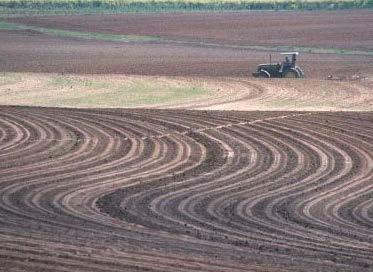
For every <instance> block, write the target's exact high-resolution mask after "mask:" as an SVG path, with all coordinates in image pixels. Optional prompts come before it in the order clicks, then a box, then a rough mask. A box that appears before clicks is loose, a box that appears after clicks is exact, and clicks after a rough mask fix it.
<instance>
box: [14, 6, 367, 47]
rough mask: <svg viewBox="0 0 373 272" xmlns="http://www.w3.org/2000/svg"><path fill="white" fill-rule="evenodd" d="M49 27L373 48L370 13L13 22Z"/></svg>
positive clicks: (103, 17)
mask: <svg viewBox="0 0 373 272" xmlns="http://www.w3.org/2000/svg"><path fill="white" fill-rule="evenodd" d="M10 21H12V22H17V23H22V24H29V25H37V26H42V27H50V28H62V29H68V30H78V31H92V32H103V33H114V34H126V35H151V36H161V37H167V38H170V39H176V40H185V41H191V40H193V41H206V42H212V43H217V44H236V45H269V46H277V45H286V46H289V45H291V46H317V47H330V48H345V49H355V50H356V49H361V50H373V11H370V10H348V11H333V12H225V13H150V14H147V13H143V14H136V13H135V14H119V15H83V16H43V17H21V18H12V19H10Z"/></svg>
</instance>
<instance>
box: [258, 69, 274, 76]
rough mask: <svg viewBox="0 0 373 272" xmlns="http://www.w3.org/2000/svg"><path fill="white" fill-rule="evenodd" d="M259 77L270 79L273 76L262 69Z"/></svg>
mask: <svg viewBox="0 0 373 272" xmlns="http://www.w3.org/2000/svg"><path fill="white" fill-rule="evenodd" d="M259 77H264V78H270V77H271V74H270V73H269V72H268V71H266V70H264V69H262V70H260V72H259Z"/></svg>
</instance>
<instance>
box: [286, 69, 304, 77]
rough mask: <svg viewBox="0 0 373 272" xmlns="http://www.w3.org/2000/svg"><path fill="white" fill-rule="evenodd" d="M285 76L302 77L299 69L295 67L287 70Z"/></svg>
mask: <svg viewBox="0 0 373 272" xmlns="http://www.w3.org/2000/svg"><path fill="white" fill-rule="evenodd" d="M283 77H285V78H300V77H301V76H300V74H299V72H298V71H297V70H295V69H290V70H289V71H287V72H286V73H285V74H284V75H283Z"/></svg>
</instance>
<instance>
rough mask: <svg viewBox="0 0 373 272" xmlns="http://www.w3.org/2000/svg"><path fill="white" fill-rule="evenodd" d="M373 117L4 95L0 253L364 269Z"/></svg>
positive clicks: (96, 260)
mask: <svg viewBox="0 0 373 272" xmlns="http://www.w3.org/2000/svg"><path fill="white" fill-rule="evenodd" d="M372 120H373V115H372V113H370V112H362V113H352V112H346V113H340V112H339V113H331V112H328V113H307V112H305V113H303V112H299V113H292V112H214V111H183V110H142V109H134V110H117V109H92V110H89V109H84V110H79V109H74V110H73V109H57V108H32V107H24V108H22V107H2V110H1V112H0V214H1V218H0V262H1V263H2V267H3V268H4V269H5V271H11V272H13V271H25V270H26V271H65V272H69V271H110V272H112V271H185V272H187V271H236V272H238V271H331V270H337V271H359V272H360V271H370V269H371V268H372V267H373V257H372V256H373V246H372V245H373V232H372V229H373V201H372V198H373V185H372V179H373V150H372V149H373V146H372V145H373V141H372V140H373V139H372V132H373V122H372ZM1 269H2V268H0V270H1Z"/></svg>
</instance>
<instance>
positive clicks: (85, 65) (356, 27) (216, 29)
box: [0, 10, 373, 78]
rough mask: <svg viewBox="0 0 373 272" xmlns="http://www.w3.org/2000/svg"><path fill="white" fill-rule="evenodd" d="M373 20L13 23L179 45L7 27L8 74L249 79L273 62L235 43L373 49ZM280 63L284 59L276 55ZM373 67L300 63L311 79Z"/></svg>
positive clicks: (155, 18) (332, 16)
mask: <svg viewBox="0 0 373 272" xmlns="http://www.w3.org/2000/svg"><path fill="white" fill-rule="evenodd" d="M372 18H373V11H370V10H358V11H342V12H320V13H318V12H300V13H289V12H257V13H255V12H252V13H211V14H205V13H194V14H193V13H185V14H183V13H182V14H179V13H176V14H172V13H171V14H168V13H166V14H126V15H105V16H99V15H92V16H72V17H66V16H57V17H56V16H55V17H40V18H39V17H26V18H8V19H6V20H7V21H11V22H17V23H23V24H30V25H34V26H43V27H48V28H62V29H66V30H78V31H95V32H103V33H113V34H127V35H152V36H160V37H165V38H170V39H173V40H175V41H176V42H177V43H154V42H153V43H113V42H103V41H82V40H76V39H66V38H57V37H52V36H48V35H45V34H39V33H35V32H33V31H24V32H20V31H5V30H0V40H1V44H0V71H18V72H20V71H22V72H24V71H27V72H48V73H49V72H65V73H86V74H92V73H93V74H97V73H100V74H109V73H115V74H137V75H172V76H175V75H177V76H186V75H192V76H236V77H245V78H247V77H249V76H250V75H251V72H253V70H254V69H255V67H256V66H257V64H258V63H261V62H268V55H269V52H257V51H253V50H248V49H242V48H240V49H237V48H232V47H229V46H228V47H227V45H248V46H255V45H259V46H263V45H264V46H273V47H276V46H279V45H293V46H306V47H308V46H313V47H320V48H342V49H349V50H365V51H371V50H373V48H372V44H373V30H372V29H373V19H372ZM188 42H189V43H188ZM190 42H199V43H201V44H199V45H196V44H190ZM207 43H213V44H215V45H214V46H211V45H207ZM274 60H276V61H278V60H279V56H278V55H276V56H275V55H274ZM372 63H373V56H372V55H371V56H358V55H338V54H302V55H301V56H300V58H299V64H300V65H301V66H302V67H303V68H304V70H305V71H306V74H307V77H309V78H326V76H327V75H329V74H332V75H334V76H351V75H354V74H358V75H367V74H373V65H372Z"/></svg>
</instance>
